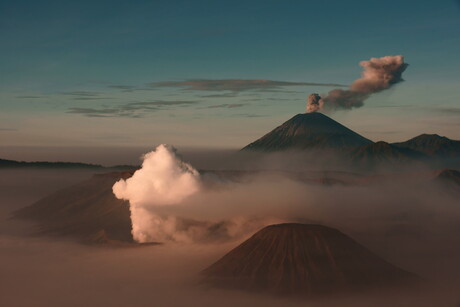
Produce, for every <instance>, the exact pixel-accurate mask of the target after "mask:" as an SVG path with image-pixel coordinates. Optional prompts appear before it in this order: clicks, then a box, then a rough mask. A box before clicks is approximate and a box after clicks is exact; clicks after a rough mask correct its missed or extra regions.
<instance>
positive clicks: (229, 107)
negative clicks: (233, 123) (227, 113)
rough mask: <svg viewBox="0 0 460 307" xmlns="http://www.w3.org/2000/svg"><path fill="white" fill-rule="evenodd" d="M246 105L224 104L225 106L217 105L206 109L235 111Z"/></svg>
mask: <svg viewBox="0 0 460 307" xmlns="http://www.w3.org/2000/svg"><path fill="white" fill-rule="evenodd" d="M245 105H246V104H244V103H223V104H216V105H212V106H207V107H205V108H206V109H218V108H227V109H234V108H241V107H244V106H245Z"/></svg>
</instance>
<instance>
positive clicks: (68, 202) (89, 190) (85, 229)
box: [14, 172, 132, 242]
mask: <svg viewBox="0 0 460 307" xmlns="http://www.w3.org/2000/svg"><path fill="white" fill-rule="evenodd" d="M131 175H132V173H131V172H114V173H106V174H100V175H94V176H93V177H92V178H91V179H89V180H86V181H84V182H82V183H79V184H77V185H74V186H71V187H69V188H65V189H62V190H59V191H57V192H55V193H53V194H51V195H49V196H47V197H45V198H43V199H41V200H39V201H37V202H35V203H34V204H32V205H30V206H28V207H25V208H23V209H20V210H18V211H16V212H15V213H14V217H16V218H24V219H30V220H34V221H37V222H38V227H39V231H40V232H42V233H46V234H59V235H70V236H73V237H77V238H80V239H83V240H85V241H88V240H91V238H96V237H97V241H98V242H99V241H101V236H98V234H103V236H102V237H103V238H104V240H107V241H109V240H115V241H124V242H132V236H131V219H130V213H129V205H128V203H127V202H124V201H122V200H119V199H117V198H115V196H114V195H113V193H112V186H113V184H114V183H115V182H116V181H117V180H119V179H120V178H128V177H130V176H131Z"/></svg>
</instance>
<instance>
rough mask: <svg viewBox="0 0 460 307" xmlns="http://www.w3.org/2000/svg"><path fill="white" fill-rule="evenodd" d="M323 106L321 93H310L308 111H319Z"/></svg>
mask: <svg viewBox="0 0 460 307" xmlns="http://www.w3.org/2000/svg"><path fill="white" fill-rule="evenodd" d="M321 108H322V100H321V96H320V95H319V94H316V93H313V94H310V95H309V96H308V98H307V113H312V112H317V111H318V110H319V109H321Z"/></svg>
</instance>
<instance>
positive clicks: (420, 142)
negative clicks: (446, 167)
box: [392, 134, 460, 158]
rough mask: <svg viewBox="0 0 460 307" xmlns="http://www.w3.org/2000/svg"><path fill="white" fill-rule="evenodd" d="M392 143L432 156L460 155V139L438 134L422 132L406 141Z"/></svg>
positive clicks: (455, 156) (453, 156)
mask: <svg viewBox="0 0 460 307" xmlns="http://www.w3.org/2000/svg"><path fill="white" fill-rule="evenodd" d="M392 145H394V146H397V147H399V148H408V149H412V150H415V151H418V152H420V153H423V154H426V155H428V156H432V157H452V158H459V157H460V141H456V140H451V139H449V138H447V137H445V136H440V135H438V134H421V135H419V136H416V137H414V138H412V139H410V140H407V141H405V142H399V143H393V144H392Z"/></svg>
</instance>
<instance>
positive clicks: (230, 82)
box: [151, 79, 345, 93]
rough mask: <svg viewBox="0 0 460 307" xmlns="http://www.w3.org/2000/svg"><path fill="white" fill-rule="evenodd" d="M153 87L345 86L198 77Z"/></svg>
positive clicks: (219, 88)
mask: <svg viewBox="0 0 460 307" xmlns="http://www.w3.org/2000/svg"><path fill="white" fill-rule="evenodd" d="M151 86H153V87H180V88H184V89H185V90H192V91H230V92H235V93H238V92H243V91H251V90H260V91H270V90H280V89H282V88H283V87H288V86H329V87H330V86H339V87H340V86H345V85H341V84H335V83H314V82H288V81H274V80H251V79H220V80H209V79H198V80H183V81H163V82H154V83H151Z"/></svg>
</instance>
